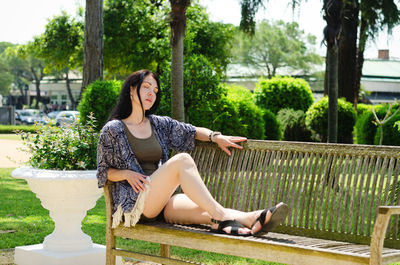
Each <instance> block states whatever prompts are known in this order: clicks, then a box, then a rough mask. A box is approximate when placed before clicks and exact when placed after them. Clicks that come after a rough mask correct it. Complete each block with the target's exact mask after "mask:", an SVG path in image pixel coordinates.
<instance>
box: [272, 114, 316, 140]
mask: <svg viewBox="0 0 400 265" xmlns="http://www.w3.org/2000/svg"><path fill="white" fill-rule="evenodd" d="M277 119H278V121H279V123H280V124H281V131H282V134H283V140H285V141H300V142H312V138H311V136H312V132H311V131H310V130H309V129H308V128H307V126H306V114H305V113H304V111H302V110H294V109H281V110H280V111H279V112H278V115H277Z"/></svg>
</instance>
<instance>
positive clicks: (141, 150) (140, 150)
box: [122, 123, 162, 176]
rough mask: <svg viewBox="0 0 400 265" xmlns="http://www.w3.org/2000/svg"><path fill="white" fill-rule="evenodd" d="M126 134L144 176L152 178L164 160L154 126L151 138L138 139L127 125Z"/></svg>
mask: <svg viewBox="0 0 400 265" xmlns="http://www.w3.org/2000/svg"><path fill="white" fill-rule="evenodd" d="M122 124H124V128H125V134H126V136H127V137H128V141H129V145H130V146H131V149H132V151H133V153H134V154H135V156H136V158H137V160H138V161H139V164H140V166H141V167H142V169H143V171H144V174H145V175H147V176H150V175H151V174H153V172H154V171H156V170H157V168H158V163H159V162H160V160H161V158H162V149H161V145H160V143H159V142H158V141H157V138H156V135H155V133H154V129H153V126H152V127H151V136H150V137H149V138H145V139H141V138H136V137H135V136H134V135H133V134H132V133H131V132H130V131H129V129H128V127H127V126H126V124H125V123H122Z"/></svg>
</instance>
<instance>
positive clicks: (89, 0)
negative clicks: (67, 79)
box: [80, 0, 103, 97]
mask: <svg viewBox="0 0 400 265" xmlns="http://www.w3.org/2000/svg"><path fill="white" fill-rule="evenodd" d="M83 51H84V54H83V81H82V88H81V93H80V97H81V96H82V93H83V91H84V90H85V88H86V87H87V86H88V85H89V84H90V83H92V82H93V81H95V80H98V79H99V80H102V79H103V0H86V11H85V40H84V49H83Z"/></svg>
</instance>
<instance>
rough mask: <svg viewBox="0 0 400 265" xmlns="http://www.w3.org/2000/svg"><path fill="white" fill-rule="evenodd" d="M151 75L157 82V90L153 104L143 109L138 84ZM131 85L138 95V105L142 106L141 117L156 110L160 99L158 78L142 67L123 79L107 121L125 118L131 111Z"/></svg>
mask: <svg viewBox="0 0 400 265" xmlns="http://www.w3.org/2000/svg"><path fill="white" fill-rule="evenodd" d="M149 75H151V76H152V77H153V78H154V79H155V80H156V82H157V86H158V92H157V93H156V100H155V102H154V104H153V106H152V107H151V108H150V109H149V110H146V111H144V109H143V104H142V99H141V98H140V86H141V85H142V83H143V80H144V79H145V78H146V77H147V76H149ZM131 87H132V88H134V87H136V93H137V95H138V97H139V101H140V106H141V107H142V112H143V117H144V116H147V115H150V114H153V113H154V112H155V111H156V110H157V107H158V105H159V104H160V100H161V88H160V80H159V79H158V76H157V74H155V73H153V72H151V71H150V70H147V69H142V70H139V71H136V72H134V73H132V74H131V75H130V76H128V78H127V79H126V80H125V82H124V84H123V85H122V89H121V93H120V94H119V99H118V102H117V105H116V106H115V107H114V109H113V110H112V111H111V115H110V117H109V118H108V121H111V120H116V119H118V120H121V119H126V118H128V117H129V115H131V113H132V101H131Z"/></svg>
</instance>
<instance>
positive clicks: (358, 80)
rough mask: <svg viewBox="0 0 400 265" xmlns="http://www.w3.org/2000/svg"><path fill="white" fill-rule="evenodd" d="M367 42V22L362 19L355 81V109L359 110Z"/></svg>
mask: <svg viewBox="0 0 400 265" xmlns="http://www.w3.org/2000/svg"><path fill="white" fill-rule="evenodd" d="M366 42H367V21H366V20H365V19H363V17H361V25H360V32H359V43H358V49H357V66H356V74H355V79H354V87H355V89H354V107H355V108H356V109H357V103H358V94H359V93H360V83H361V76H362V68H363V65H364V50H365V44H366Z"/></svg>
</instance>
